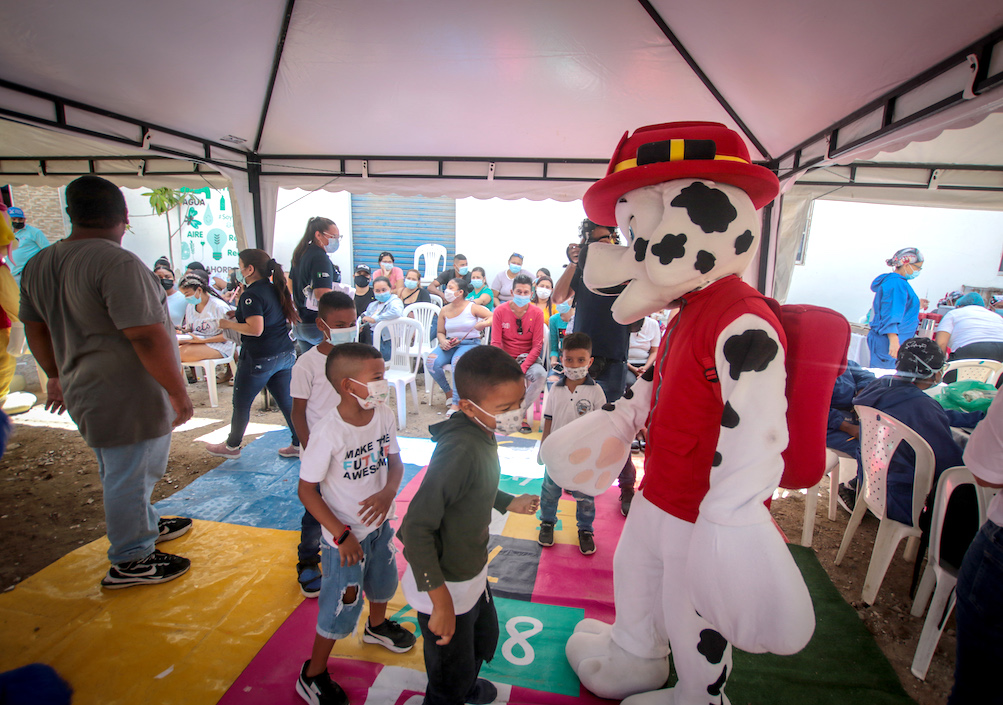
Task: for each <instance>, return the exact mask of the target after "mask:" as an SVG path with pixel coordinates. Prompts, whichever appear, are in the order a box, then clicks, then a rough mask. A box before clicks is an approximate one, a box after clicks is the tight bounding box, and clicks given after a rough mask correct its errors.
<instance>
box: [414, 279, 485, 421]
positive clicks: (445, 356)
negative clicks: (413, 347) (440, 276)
mask: <svg viewBox="0 0 1003 705" xmlns="http://www.w3.org/2000/svg"><path fill="white" fill-rule="evenodd" d="M442 293H443V294H444V295H445V297H446V303H445V304H444V305H443V307H442V310H440V311H439V323H438V332H437V334H436V338H437V339H438V342H439V344H438V345H437V346H436V348H435V350H433V351H432V352H431V353H430V354H429V356H428V363H427V364H428V372H429V374H430V375H432V379H434V380H435V381H436V382H437V383H438V385H439V387H440V388H441V389H442V391H443V392H445V393H446V396H448V397H451V398H452V404H450V407H449V411H447V412H446V416H452V415H453V413H454V412H456V411H458V410H459V408H460V406H459V404H460V397H459V395H458V394H457V392H456V384H455V383H454V384H453V385H452V387H450V384H449V382H447V381H446V371H445V370H444V369H443V368H444V367H445V366H446V365H449V364H452V365H453V369H454V370H455V369H456V363H457V362H459V361H460V358H461V357H462V356H463V355H464V354H465V353H466V352H467V351H468V350H471V349H473V348H474V347H476V346H477V345H480V344H481V331H482V330H484V329H485V328H487V327H488V326H490V325H491V312H490V311H488V310H487V309H486V308H484V307H483V306H481V305H479V304H475V303H474V302H473V301H467V300H466V298H465V294H466V287H465V284H464V281H463V280H462V279H450V280H449V283H448V284H446V288H445V289H444V290H443V292H442ZM454 379H455V378H454Z"/></svg>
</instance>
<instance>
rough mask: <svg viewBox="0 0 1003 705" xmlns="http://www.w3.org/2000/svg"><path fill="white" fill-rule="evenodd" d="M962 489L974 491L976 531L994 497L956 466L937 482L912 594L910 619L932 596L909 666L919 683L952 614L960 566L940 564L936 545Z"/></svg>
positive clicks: (966, 472)
mask: <svg viewBox="0 0 1003 705" xmlns="http://www.w3.org/2000/svg"><path fill="white" fill-rule="evenodd" d="M963 485H973V486H974V487H975V488H976V493H975V495H976V498H977V501H978V523H977V524H976V526H978V527H981V526H982V525H983V524H984V523H985V522H986V512H987V511H988V507H989V501H990V499H991V498H992V496H993V495H994V494H995V493H996V490H995V489H993V488H990V487H979V486H978V485H976V484H975V478H974V477H973V476H972V473H971V472H969V470H968V469H967V468H965V467H962V466H960V465H959V466H958V467H953V468H948V469H947V470H945V471H944V472H943V474H942V475H941V476H940V480H939V481H938V482H937V498H936V500H935V501H934V504H933V517H932V521H931V525H930V556H929V560H928V561H927V564H926V571H925V572H924V573H923V579H922V580H921V581H920V584H919V588H918V589H917V591H916V599H915V600H914V601H913V603H912V616H913V617H922V616H923V611H924V610H925V609H926V604H927V602H930V596H931V594H932V595H933V602H930V611H929V612H928V613H927V615H926V621H925V622H923V633H922V634H921V635H920V637H919V643H918V644H917V645H916V653H915V655H914V656H913V659H912V666H911V667H910V669H909V670H911V671H912V674H913V675H914V676H916V677H917V678H919V679H920V680H926V673H927V671H928V670H929V669H930V661H932V660H933V652H934V650H935V649H936V648H937V643H938V642H939V641H940V635H941V634H943V632H944V625H945V624H947V620H948V619H950V617H951V612H953V611H954V603H955V597H956V596H955V591H954V590H955V587H956V586H957V584H958V570H959V569H960V566H952V565H951V564H949V563H947V562H945V561H943V560H941V556H940V541H941V534H942V533H943V530H944V517H945V515H946V513H947V504H948V502H949V501H950V499H951V495H952V494H954V491H955V490H956V489H958V488H959V487H961V486H963ZM976 531H978V529H976ZM973 537H974V534H973ZM934 588H936V589H934Z"/></svg>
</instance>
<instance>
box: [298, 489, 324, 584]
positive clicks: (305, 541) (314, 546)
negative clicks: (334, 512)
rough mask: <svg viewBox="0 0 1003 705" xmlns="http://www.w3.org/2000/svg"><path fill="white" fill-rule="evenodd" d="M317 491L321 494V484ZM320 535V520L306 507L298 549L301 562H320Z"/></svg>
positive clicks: (301, 521) (301, 520)
mask: <svg viewBox="0 0 1003 705" xmlns="http://www.w3.org/2000/svg"><path fill="white" fill-rule="evenodd" d="M317 493H318V494H320V485H318V486H317ZM320 536H321V530H320V522H319V521H317V520H316V519H314V518H313V514H311V513H310V512H308V511H307V510H305V509H304V510H303V518H302V519H300V543H299V546H298V547H297V549H296V554H297V558H298V560H299V562H300V563H304V564H307V565H309V564H311V563H312V564H316V563H320Z"/></svg>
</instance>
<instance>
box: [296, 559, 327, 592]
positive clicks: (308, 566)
mask: <svg viewBox="0 0 1003 705" xmlns="http://www.w3.org/2000/svg"><path fill="white" fill-rule="evenodd" d="M296 580H297V582H298V583H299V586H300V592H301V593H303V597H310V598H314V597H317V596H318V595H320V585H321V583H322V582H323V581H324V576H323V574H321V572H320V564H319V563H297V564H296Z"/></svg>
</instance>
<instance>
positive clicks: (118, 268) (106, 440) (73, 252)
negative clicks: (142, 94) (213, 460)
mask: <svg viewBox="0 0 1003 705" xmlns="http://www.w3.org/2000/svg"><path fill="white" fill-rule="evenodd" d="M66 212H67V213H68V214H69V216H70V222H71V223H72V225H73V228H72V232H71V233H70V236H69V237H67V238H66V239H65V240H62V241H60V242H57V243H56V244H54V245H53V246H52V247H48V248H46V249H45V250H43V251H41V252H39V253H38V254H37V255H35V257H33V258H32V259H31V260H30V261H29V262H28V263H27V265H25V268H24V271H23V272H22V275H21V313H20V318H21V320H22V321H24V325H25V336H26V337H27V339H28V345H29V346H30V347H31V352H32V355H34V357H35V360H36V361H37V362H38V364H39V365H40V366H41V367H42V369H43V370H44V371H45V373H46V374H47V375H48V376H49V382H48V387H47V389H46V392H47V397H48V399H47V401H46V403H45V408H46V409H48V410H50V411H53V412H55V413H60V414H61V413H62V412H63V411H64V410H68V411H69V412H70V416H71V417H73V420H74V421H75V422H76V423H77V426H78V427H79V428H80V433H81V435H82V436H83V437H84V440H85V441H86V442H87V445H89V446H90V447H91V449H92V450H93V451H94V454H95V455H96V456H97V460H98V467H99V468H100V471H101V483H102V485H103V488H104V508H105V523H106V524H107V527H108V540H109V541H110V543H111V547H110V548H109V549H108V559H109V561H111V563H112V565H111V568H110V569H109V570H108V574H107V575H106V576H105V577H104V579H103V580H102V581H101V585H102V586H103V587H106V588H111V589H114V588H124V587H131V586H133V585H147V584H155V583H163V582H167V581H168V580H173V579H174V578H177V577H179V576H181V575H182V574H184V573H185V572H187V571H188V568H189V567H190V561H189V560H188V559H187V558H182V557H180V556H174V555H170V554H167V553H162V552H160V551H157V550H156V549H155V548H154V545H155V544H156V543H159V542H161V541H166V540H170V539H173V538H176V537H178V536H180V535H181V534H184V533H186V532H187V531H188V530H189V529H190V528H191V525H192V521H191V519H183V518H173V519H161V518H160V516H159V514H158V513H157V510H156V509H154V507H153V505H151V504H150V497H151V495H152V493H153V487H154V485H155V484H156V482H157V481H158V480H159V479H160V478H162V477H163V476H164V472H165V471H166V469H167V458H168V454H169V452H170V448H171V429H172V428H173V427H176V426H179V425H181V424H183V423H185V422H186V421H187V420H188V419H190V418H191V416H192V402H191V400H190V399H189V398H188V393H187V391H186V390H185V383H184V380H183V379H182V377H181V372H180V369H181V367H180V360H179V357H178V345H177V341H176V339H175V336H174V329H173V326H172V325H171V318H170V314H169V313H168V310H167V299H166V296H165V294H164V289H163V287H161V286H160V283H159V282H158V281H157V279H156V278H155V277H154V275H153V273H152V272H150V270H149V269H147V267H146V266H145V265H144V264H143V263H142V261H140V259H139V258H138V257H136V256H135V255H134V254H132V253H131V252H128V251H127V250H123V249H122V247H121V243H122V236H123V235H124V234H125V228H126V225H127V224H128V222H129V220H128V218H129V214H128V212H127V210H126V207H125V199H124V198H123V197H122V192H121V191H120V190H119V189H118V187H117V186H115V185H114V184H113V183H111V182H110V181H107V180H105V179H102V178H100V177H97V176H82V177H80V178H79V179H77V180H76V181H74V182H72V183H71V184H70V185H69V186H67V187H66Z"/></svg>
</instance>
